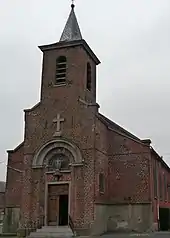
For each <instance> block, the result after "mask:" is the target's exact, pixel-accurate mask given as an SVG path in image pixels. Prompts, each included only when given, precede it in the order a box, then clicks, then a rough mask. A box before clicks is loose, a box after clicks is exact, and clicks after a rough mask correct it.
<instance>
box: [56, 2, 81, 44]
mask: <svg viewBox="0 0 170 238" xmlns="http://www.w3.org/2000/svg"><path fill="white" fill-rule="evenodd" d="M74 7H75V5H74V0H72V4H71V12H70V15H69V18H68V20H67V23H66V25H65V28H64V31H63V33H62V35H61V38H60V41H74V40H82V35H81V31H80V28H79V25H78V22H77V18H76V14H75V12H74Z"/></svg>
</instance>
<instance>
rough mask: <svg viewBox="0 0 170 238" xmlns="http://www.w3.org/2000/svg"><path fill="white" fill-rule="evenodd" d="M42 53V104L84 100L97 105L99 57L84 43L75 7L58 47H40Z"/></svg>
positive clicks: (72, 7) (72, 8)
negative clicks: (97, 67)
mask: <svg viewBox="0 0 170 238" xmlns="http://www.w3.org/2000/svg"><path fill="white" fill-rule="evenodd" d="M39 48H40V49H41V51H42V52H43V69H42V83H41V102H43V103H45V104H46V102H49V101H51V102H52V101H55V100H57V101H61V103H62V102H63V100H69V102H70V103H71V102H73V103H74V101H75V100H77V99H79V98H80V99H81V100H83V101H84V102H87V103H96V66H97V65H98V64H99V63H100V61H99V59H98V58H97V56H96V55H95V54H94V52H93V51H92V50H91V48H90V47H89V45H88V44H87V43H86V41H85V40H84V39H83V37H82V34H81V31H80V27H79V24H78V21H77V18H76V14H75V5H74V4H73V3H72V4H71V12H70V15H69V17H68V20H67V22H66V25H65V27H64V30H63V32H62V34H61V37H60V40H59V42H57V43H54V44H50V45H43V46H39Z"/></svg>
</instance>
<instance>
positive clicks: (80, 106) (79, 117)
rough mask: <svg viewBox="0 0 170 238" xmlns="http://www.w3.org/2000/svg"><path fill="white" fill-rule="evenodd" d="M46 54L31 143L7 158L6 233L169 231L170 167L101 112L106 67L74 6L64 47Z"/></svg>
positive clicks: (29, 128) (30, 121)
mask: <svg viewBox="0 0 170 238" xmlns="http://www.w3.org/2000/svg"><path fill="white" fill-rule="evenodd" d="M96 40H97V39H96ZM39 49H40V50H41V52H42V53H43V65H42V79H41V80H42V81H41V94H40V102H39V103H38V104H36V105H35V106H34V107H33V108H31V109H26V110H24V113H25V131H24V141H23V142H22V143H21V144H20V145H18V147H17V148H15V149H14V150H9V151H8V165H7V179H6V191H5V218H4V225H3V232H4V233H7V232H8V233H14V232H17V231H18V232H20V233H22V232H26V231H32V230H31V229H32V228H34V229H35V230H36V229H37V228H40V229H41V228H43V227H55V228H57V227H58V228H60V227H66V226H68V227H69V226H70V227H71V229H72V231H73V232H75V233H76V234H77V235H100V234H103V233H105V232H115V231H125V232H126V231H136V232H146V231H153V230H159V229H169V227H170V212H169V209H170V168H169V167H168V165H167V164H166V163H165V162H164V161H163V159H162V157H161V156H159V155H158V154H157V152H156V151H155V150H154V149H153V148H152V147H151V141H150V140H149V139H145V140H142V139H140V138H138V137H136V136H135V135H133V134H131V133H130V132H128V131H127V130H125V129H124V128H122V127H120V126H119V125H117V124H116V123H115V122H113V121H112V120H110V119H108V118H107V117H105V116H104V115H102V114H101V113H100V112H99V104H98V103H97V101H96V80H97V79H96V70H97V66H98V65H99V64H100V60H99V59H98V57H97V56H96V54H95V53H94V52H93V50H92V49H91V48H90V46H89V45H88V44H87V42H86V41H85V40H84V39H83V37H82V34H81V31H80V27H79V24H78V21H77V18H76V15H75V5H74V4H72V5H71V12H70V15H69V17H68V20H67V22H66V25H65V27H64V30H63V33H62V35H61V38H60V40H59V42H57V43H53V44H49V45H42V46H39ZM99 96H100V95H99ZM161 209H162V210H161ZM165 210H166V212H165ZM162 221H166V227H165V222H162ZM161 222H162V223H161ZM161 224H162V226H161ZM163 226H164V227H163ZM161 227H162V228H161ZM24 234H26V233H24ZM27 234H28V233H27Z"/></svg>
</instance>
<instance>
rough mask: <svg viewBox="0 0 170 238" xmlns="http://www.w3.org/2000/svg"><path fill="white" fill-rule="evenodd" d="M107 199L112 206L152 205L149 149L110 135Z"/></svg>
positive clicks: (113, 134)
mask: <svg viewBox="0 0 170 238" xmlns="http://www.w3.org/2000/svg"><path fill="white" fill-rule="evenodd" d="M109 134H110V135H109V138H110V140H109V141H110V143H109V144H110V145H109V191H110V193H109V198H110V199H111V200H113V201H114V202H122V203H123V202H128V201H129V202H137V203H138V202H139V203H140V202H141V203H143V202H151V193H150V166H151V165H150V152H149V147H147V146H146V145H143V144H142V143H140V142H136V141H134V140H133V139H130V138H126V137H124V136H122V135H118V134H116V133H115V132H110V133H109Z"/></svg>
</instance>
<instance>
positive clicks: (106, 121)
mask: <svg viewBox="0 0 170 238" xmlns="http://www.w3.org/2000/svg"><path fill="white" fill-rule="evenodd" d="M97 116H98V118H99V119H100V120H101V121H102V122H103V123H104V124H106V125H107V126H109V127H110V128H112V129H114V130H116V131H118V132H120V133H122V134H124V135H126V136H128V137H130V138H133V139H134V140H137V141H140V142H141V140H140V139H139V138H138V137H136V136H135V135H133V134H131V133H130V132H129V131H127V130H125V129H124V128H123V127H121V126H119V125H118V124H116V123H115V122H113V121H111V120H110V119H108V118H107V117H105V116H104V115H102V114H101V113H98V115H97Z"/></svg>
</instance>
